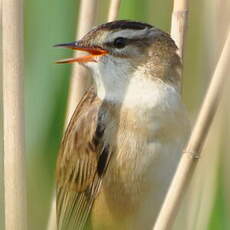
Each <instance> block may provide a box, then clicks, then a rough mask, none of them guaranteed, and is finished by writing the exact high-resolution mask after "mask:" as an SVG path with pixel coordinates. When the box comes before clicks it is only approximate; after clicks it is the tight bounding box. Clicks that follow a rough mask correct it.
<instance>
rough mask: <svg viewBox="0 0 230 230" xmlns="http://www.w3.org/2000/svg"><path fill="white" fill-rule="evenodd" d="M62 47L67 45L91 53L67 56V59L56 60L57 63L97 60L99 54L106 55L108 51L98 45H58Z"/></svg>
mask: <svg viewBox="0 0 230 230" xmlns="http://www.w3.org/2000/svg"><path fill="white" fill-rule="evenodd" d="M57 46H60V47H66V48H70V49H73V50H80V51H85V52H88V53H90V55H85V56H81V57H77V58H67V59H62V60H58V61H56V63H57V64H63V63H73V62H78V63H85V62H96V60H95V57H98V56H104V55H106V54H107V53H108V51H107V50H104V49H101V48H98V47H92V48H91V47H77V46H64V45H63V46H62V45H57Z"/></svg>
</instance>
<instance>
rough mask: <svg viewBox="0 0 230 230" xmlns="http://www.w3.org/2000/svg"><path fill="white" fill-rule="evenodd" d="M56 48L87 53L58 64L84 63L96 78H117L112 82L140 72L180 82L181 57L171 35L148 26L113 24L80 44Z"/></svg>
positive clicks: (91, 34) (104, 25)
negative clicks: (117, 78)
mask: <svg viewBox="0 0 230 230" xmlns="http://www.w3.org/2000/svg"><path fill="white" fill-rule="evenodd" d="M56 46H57V47H65V48H70V49H73V50H80V51H85V52H87V55H85V56H80V57H76V58H70V59H64V60H60V61H57V63H73V62H78V63H81V64H83V65H84V66H86V67H88V68H89V69H91V70H92V72H93V75H94V76H98V75H100V76H101V77H103V76H104V78H107V80H110V77H108V76H111V78H112V76H113V79H111V81H112V82H113V81H114V76H115V75H116V77H118V76H120V77H119V78H122V79H124V78H129V76H132V75H133V73H136V72H138V74H139V75H143V76H146V77H148V78H149V77H150V78H158V79H163V80H167V81H179V75H180V73H179V72H180V69H181V68H180V58H179V57H178V55H177V54H176V51H177V47H176V45H175V43H174V41H173V40H172V39H171V38H170V36H169V35H168V34H167V33H165V32H163V31H161V30H159V29H157V28H155V27H153V26H151V25H149V24H146V23H142V22H135V21H127V20H118V21H113V22H109V23H106V24H102V25H99V26H97V27H95V28H93V29H92V30H91V31H89V32H88V33H87V34H86V35H85V36H84V37H83V38H82V39H80V40H78V41H76V42H73V43H67V44H59V45H56ZM174 72H175V73H174ZM142 73H143V74H142ZM116 77H115V78H116ZM94 78H95V77H94ZM96 78H97V77H96ZM107 80H106V79H105V81H107ZM128 80H129V79H128ZM111 81H110V82H111Z"/></svg>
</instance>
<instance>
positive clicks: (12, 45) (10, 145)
mask: <svg viewBox="0 0 230 230" xmlns="http://www.w3.org/2000/svg"><path fill="white" fill-rule="evenodd" d="M2 32H3V33H2V46H3V47H4V50H3V60H2V61H3V84H2V86H3V138H4V143H3V149H4V189H5V194H4V196H5V230H26V229H27V211H26V206H27V205H26V179H25V178H26V177H25V167H26V164H25V144H24V143H25V135H24V97H23V95H24V90H23V1H22V0H2Z"/></svg>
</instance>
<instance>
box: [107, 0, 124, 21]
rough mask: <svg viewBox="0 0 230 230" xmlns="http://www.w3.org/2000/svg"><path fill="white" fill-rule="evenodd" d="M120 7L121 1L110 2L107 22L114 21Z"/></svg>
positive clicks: (113, 0)
mask: <svg viewBox="0 0 230 230" xmlns="http://www.w3.org/2000/svg"><path fill="white" fill-rule="evenodd" d="M120 5H121V0H111V1H110V7H109V14H108V22H111V21H114V20H115V19H116V18H117V16H118V14H119V9H120Z"/></svg>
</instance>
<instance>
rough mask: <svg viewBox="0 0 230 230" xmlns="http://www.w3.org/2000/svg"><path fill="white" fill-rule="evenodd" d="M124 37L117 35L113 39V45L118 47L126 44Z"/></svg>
mask: <svg viewBox="0 0 230 230" xmlns="http://www.w3.org/2000/svg"><path fill="white" fill-rule="evenodd" d="M126 41H127V40H126V39H125V38H122V37H119V38H116V39H115V40H114V43H113V44H114V46H115V47H116V48H118V49H121V48H124V47H125V46H126Z"/></svg>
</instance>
